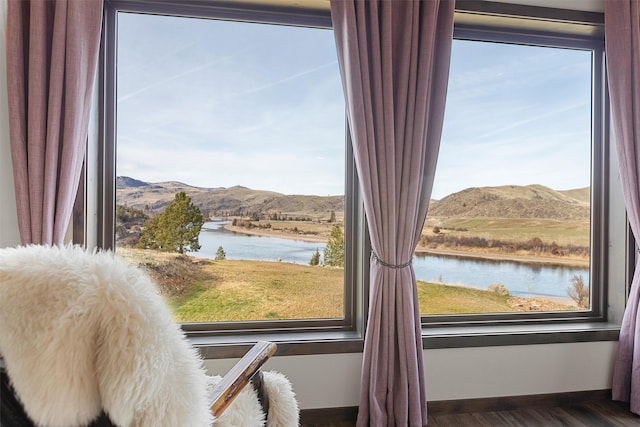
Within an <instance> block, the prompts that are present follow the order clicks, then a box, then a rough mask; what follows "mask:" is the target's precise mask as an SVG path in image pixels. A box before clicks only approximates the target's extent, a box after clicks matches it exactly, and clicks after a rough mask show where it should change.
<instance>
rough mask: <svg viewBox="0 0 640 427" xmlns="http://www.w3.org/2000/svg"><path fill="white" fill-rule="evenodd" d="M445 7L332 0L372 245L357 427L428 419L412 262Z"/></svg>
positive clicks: (435, 127)
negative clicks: (366, 325)
mask: <svg viewBox="0 0 640 427" xmlns="http://www.w3.org/2000/svg"><path fill="white" fill-rule="evenodd" d="M453 12H454V2H453V1H452V0H451V1H449V0H439V1H438V0H433V1H419V0H411V1H377V0H376V1H373V0H372V1H366V2H364V1H357V0H355V1H354V0H348V1H343V0H332V1H331V17H332V20H333V28H334V33H335V38H336V47H337V51H338V62H339V65H340V72H341V74H342V82H343V87H344V92H345V98H346V105H347V119H348V123H349V128H350V132H351V137H352V142H353V152H354V157H355V162H356V168H357V173H358V177H359V180H360V185H361V192H362V196H363V199H364V205H365V212H366V216H367V225H368V227H369V231H370V235H371V244H372V249H373V252H372V254H371V271H370V273H371V274H370V289H369V297H370V300H369V301H370V303H369V314H368V316H369V317H368V327H367V331H366V335H365V348H364V355H363V358H364V360H363V370H362V383H361V384H362V395H361V402H360V408H359V413H358V426H369V425H371V426H394V425H395V426H422V425H425V424H426V423H427V408H426V392H425V384H424V373H423V361H422V338H421V325H420V312H419V307H418V301H417V290H416V280H415V275H414V271H413V267H412V265H411V260H412V257H413V253H414V251H415V248H416V246H417V244H418V241H419V238H420V234H421V232H422V226H423V224H424V220H425V218H426V214H427V209H428V207H429V199H430V196H431V189H432V186H433V175H434V170H435V165H436V159H437V156H438V149H439V145H440V136H441V133H442V122H443V117H444V106H445V98H446V89H447V82H448V75H449V61H450V56H451V42H452V39H453Z"/></svg>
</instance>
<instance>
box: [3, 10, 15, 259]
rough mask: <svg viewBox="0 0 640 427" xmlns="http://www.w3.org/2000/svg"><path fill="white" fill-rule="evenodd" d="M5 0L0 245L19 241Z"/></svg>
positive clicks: (12, 244) (10, 244)
mask: <svg viewBox="0 0 640 427" xmlns="http://www.w3.org/2000/svg"><path fill="white" fill-rule="evenodd" d="M6 25H7V0H0V247H5V246H15V245H17V244H19V243H20V235H19V234H18V224H17V222H18V218H17V216H16V201H15V194H14V192H13V169H12V168H11V152H10V151H9V113H8V107H7V76H6V56H7V55H6V43H5V28H6Z"/></svg>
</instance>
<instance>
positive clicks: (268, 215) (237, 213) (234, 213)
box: [210, 209, 336, 223]
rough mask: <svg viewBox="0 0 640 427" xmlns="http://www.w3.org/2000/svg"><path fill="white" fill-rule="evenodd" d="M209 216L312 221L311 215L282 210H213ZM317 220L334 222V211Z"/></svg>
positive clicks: (252, 219)
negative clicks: (326, 217) (283, 211)
mask: <svg viewBox="0 0 640 427" xmlns="http://www.w3.org/2000/svg"><path fill="white" fill-rule="evenodd" d="M210 216H212V217H218V218H230V217H235V218H248V220H249V221H299V222H305V221H314V218H313V217H311V216H305V215H291V214H286V213H282V212H264V211H249V210H246V209H235V210H223V211H213V212H210ZM317 221H326V222H329V223H333V222H336V213H335V211H330V212H329V218H328V219H317Z"/></svg>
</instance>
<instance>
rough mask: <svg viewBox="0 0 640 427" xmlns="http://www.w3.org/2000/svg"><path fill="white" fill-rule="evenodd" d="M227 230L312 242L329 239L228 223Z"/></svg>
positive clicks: (323, 241) (322, 241)
mask: <svg viewBox="0 0 640 427" xmlns="http://www.w3.org/2000/svg"><path fill="white" fill-rule="evenodd" d="M224 228H225V229H226V230H229V231H233V232H234V233H239V234H247V235H249V236H263V237H280V238H281V239H289V240H302V241H303V242H312V243H327V239H325V238H323V237H320V236H314V235H310V234H291V233H286V232H281V231H275V230H269V229H265V228H251V229H248V228H244V227H238V226H234V225H231V224H227V225H225V226H224Z"/></svg>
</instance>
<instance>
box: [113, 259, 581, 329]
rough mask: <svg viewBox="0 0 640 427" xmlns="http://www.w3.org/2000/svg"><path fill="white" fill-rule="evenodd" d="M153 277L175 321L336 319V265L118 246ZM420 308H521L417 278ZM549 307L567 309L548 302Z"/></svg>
mask: <svg viewBox="0 0 640 427" xmlns="http://www.w3.org/2000/svg"><path fill="white" fill-rule="evenodd" d="M117 253H118V254H119V255H120V256H122V257H123V258H125V259H127V260H128V261H129V262H131V263H134V264H137V265H140V266H142V267H143V268H145V269H146V270H147V271H148V272H149V273H150V275H151V276H152V277H153V278H154V279H155V280H156V281H157V282H158V285H159V288H160V290H161V293H162V294H163V296H164V297H165V299H166V301H167V303H168V305H169V306H170V308H171V309H172V311H173V313H174V317H175V319H176V321H178V322H217V321H246V320H278V319H313V318H318V319H326V318H340V317H342V313H343V271H342V269H337V268H327V267H318V266H316V267H312V266H305V265H299V264H291V263H283V262H268V261H234V260H220V261H213V260H205V259H199V258H195V257H190V256H185V255H177V254H166V253H160V252H156V251H148V250H140V249H118V251H117ZM418 298H419V302H420V308H421V313H422V314H455V313H486V312H513V311H528V310H529V309H530V308H527V307H524V306H520V307H518V306H517V305H516V304H514V301H513V299H512V298H510V297H508V296H502V295H499V294H497V293H494V292H489V291H484V290H479V289H473V288H466V287H460V286H448V285H445V284H440V283H426V282H418ZM553 309H564V310H567V309H571V308H570V307H566V306H555V307H554V308H553Z"/></svg>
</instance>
